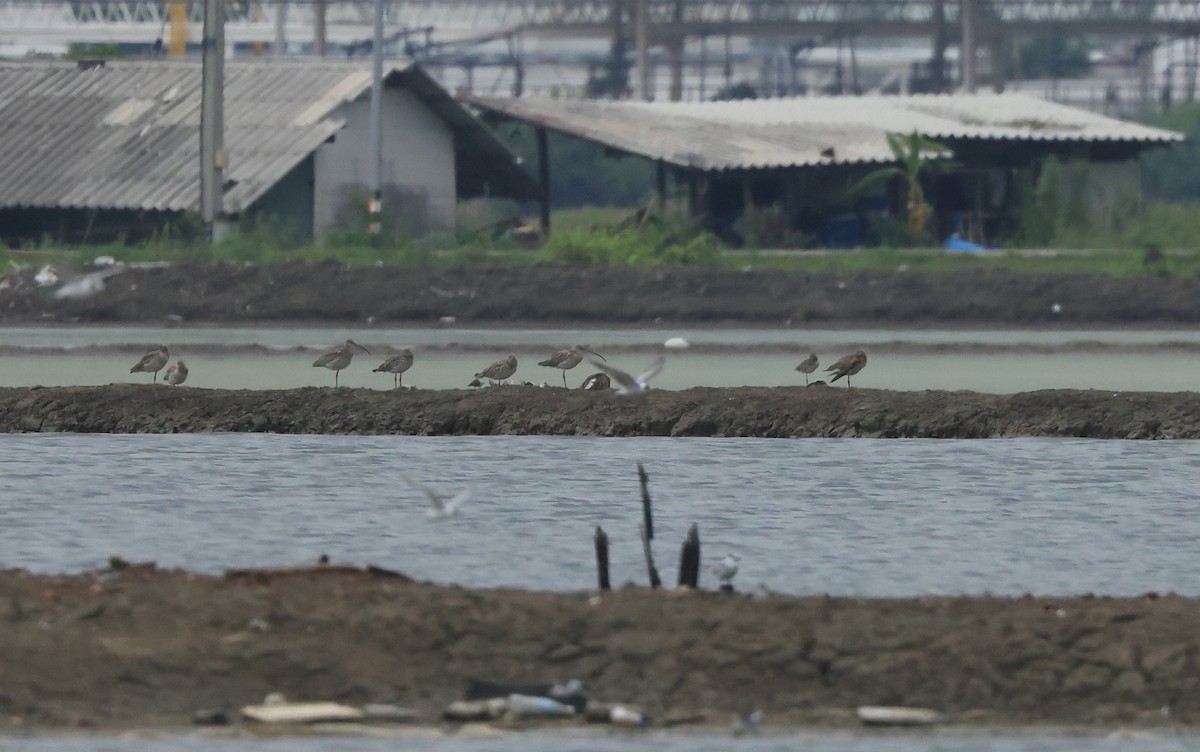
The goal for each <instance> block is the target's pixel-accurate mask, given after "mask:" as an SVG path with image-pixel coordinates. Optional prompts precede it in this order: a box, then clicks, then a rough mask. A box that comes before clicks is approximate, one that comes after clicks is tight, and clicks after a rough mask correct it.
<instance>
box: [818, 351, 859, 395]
mask: <svg viewBox="0 0 1200 752" xmlns="http://www.w3.org/2000/svg"><path fill="white" fill-rule="evenodd" d="M866 364H867V354H866V353H865V352H863V351H862V350H855V351H854V352H853V353H851V354H849V355H847V356H845V357H843V358H841V359H840V360H838V362H836V363H834V364H833V365H831V366H830V367H828V368H826V369H825V370H826V371H833V378H832V379H830V380H829V383H831V384H832V383H833V382H835V381H837V380H838V379H840V378H841V377H843V376H845V377H846V388H847V389H849V388H850V377H851V376H853V375H854V374H856V373H858V372H859V371H861V370H862V369H863V366H865V365H866Z"/></svg>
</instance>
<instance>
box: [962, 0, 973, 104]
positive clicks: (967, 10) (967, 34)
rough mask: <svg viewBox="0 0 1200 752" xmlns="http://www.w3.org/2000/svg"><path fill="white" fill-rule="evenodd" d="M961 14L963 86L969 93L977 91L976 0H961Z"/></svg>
mask: <svg viewBox="0 0 1200 752" xmlns="http://www.w3.org/2000/svg"><path fill="white" fill-rule="evenodd" d="M958 8H959V10H958V12H959V14H960V15H961V16H962V18H961V19H960V20H961V21H962V47H961V48H960V50H959V51H960V53H961V54H962V87H963V91H965V92H966V93H968V94H974V93H975V86H976V80H975V58H976V55H975V47H976V42H975V0H959V6H958Z"/></svg>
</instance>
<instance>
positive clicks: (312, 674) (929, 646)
mask: <svg viewBox="0 0 1200 752" xmlns="http://www.w3.org/2000/svg"><path fill="white" fill-rule="evenodd" d="M797 576H800V575H799V574H798V575H797ZM812 586H813V590H814V592H818V591H819V587H820V585H819V583H812ZM0 593H2V594H3V598H0V626H2V628H3V634H4V639H3V640H0V665H2V666H4V674H3V677H2V678H0V732H12V731H15V730H18V729H27V728H60V729H61V728H78V727H92V728H100V729H103V728H123V727H132V726H159V727H166V726H178V725H186V724H190V723H191V722H192V718H193V714H194V713H195V712H196V711H197V710H199V709H206V710H222V711H225V712H226V713H227V714H228V715H229V716H230V717H231V718H234V719H236V718H237V710H238V708H240V707H241V706H243V705H246V704H258V703H260V702H261V701H262V699H263V697H264V696H265V695H267V694H268V693H271V692H282V693H283V694H285V695H286V696H287V697H288V698H289V699H291V700H335V701H339V702H344V703H349V704H362V703H368V702H388V703H398V704H401V705H404V706H408V707H412V708H414V709H416V710H417V711H418V712H419V713H420V714H421V716H422V717H423V718H425V719H428V720H429V721H431V722H433V721H436V720H437V718H438V716H439V714H440V711H441V710H442V708H444V707H445V705H446V704H448V703H449V702H451V701H453V700H455V699H458V698H460V697H462V695H463V693H464V691H465V688H466V685H467V682H468V681H469V680H471V679H485V680H494V681H502V682H515V683H523V684H524V683H540V682H546V681H565V680H568V679H579V680H580V681H582V682H583V684H584V687H585V688H586V689H587V691H588V692H589V694H590V696H592V697H594V698H597V699H600V700H606V701H621V702H628V703H636V704H638V705H640V706H641V707H642V708H643V709H644V710H646V711H647V712H648V713H650V714H651V716H652V717H653V718H654V720H655V722H656V723H664V722H670V721H671V720H672V719H677V718H684V717H689V716H696V715H703V716H704V717H705V718H706V719H707V720H708V722H710V723H716V724H721V725H725V724H728V722H729V718H730V715H731V714H732V713H745V712H748V711H750V710H752V709H762V710H764V711H765V712H766V713H767V715H768V718H770V719H771V720H772V722H773V723H779V724H818V725H821V724H834V725H846V724H852V723H854V721H853V717H852V709H853V708H854V707H855V706H858V705H918V706H926V707H931V708H935V709H938V710H940V711H943V712H945V713H947V714H949V716H950V718H951V720H953V721H955V722H959V723H967V724H1030V723H1053V724H1124V723H1135V724H1144V725H1150V726H1159V727H1163V726H1170V725H1174V724H1193V723H1196V722H1198V721H1200V692H1197V691H1196V689H1197V683H1198V682H1200V678H1198V677H1200V665H1198V663H1197V661H1198V660H1200V658H1198V656H1197V649H1196V643H1195V625H1196V624H1197V622H1198V621H1200V601H1197V600H1195V599H1191V598H1180V597H1176V596H1173V595H1164V596H1158V595H1156V594H1147V595H1146V596H1144V597H1140V598H1126V599H1110V598H1100V597H1091V596H1085V597H1077V598H1042V597H1033V596H1027V597H1023V598H992V597H976V598H965V597H963V598H953V597H950V598H947V597H928V598H913V599H898V600H858V599H847V598H831V597H826V596H814V597H784V596H777V595H769V594H767V595H762V594H760V595H756V596H754V597H751V596H748V595H743V594H727V593H720V592H703V591H686V592H681V591H672V590H657V591H651V590H647V589H641V588H632V587H629V588H625V589H622V590H618V591H613V592H608V593H603V594H596V593H547V592H528V591H506V590H471V589H465V588H459V587H443V586H435V585H430V584H423V583H419V582H413V581H411V580H408V579H407V578H404V577H403V576H400V575H397V574H395V573H387V572H381V571H378V570H377V571H376V572H375V573H371V572H368V571H364V570H359V569H356V568H351V567H338V566H326V567H306V568H299V569H295V570H282V571H281V570H274V571H272V570H262V571H249V572H240V573H229V574H227V575H225V576H204V575H198V574H193V573H189V572H183V571H163V570H158V569H154V568H153V567H152V566H130V567H127V568H124V569H120V570H119V571H102V572H87V573H82V574H76V575H71V576H50V575H32V574H28V573H25V572H21V571H12V570H7V571H0Z"/></svg>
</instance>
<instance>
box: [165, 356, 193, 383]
mask: <svg viewBox="0 0 1200 752" xmlns="http://www.w3.org/2000/svg"><path fill="white" fill-rule="evenodd" d="M187 375H188V369H187V366H185V365H184V364H183V361H182V360H177V361H175V365H173V366H171V367H170V368H168V369H167V374H166V375H165V376H163V381H165V382H167V383H168V384H170V385H171V386H179V385H180V384H182V383H183V382H185V381H187Z"/></svg>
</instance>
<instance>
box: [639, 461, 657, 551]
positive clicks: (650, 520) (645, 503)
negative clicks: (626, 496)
mask: <svg viewBox="0 0 1200 752" xmlns="http://www.w3.org/2000/svg"><path fill="white" fill-rule="evenodd" d="M638 481H639V482H640V483H641V485H642V528H643V529H644V530H645V535H646V537H647V538H648V539H649V540H654V515H653V514H651V512H650V489H649V488H647V484H648V483H649V482H650V478H648V477H647V476H646V468H644V467H642V463H640V462H639V463H638Z"/></svg>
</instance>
